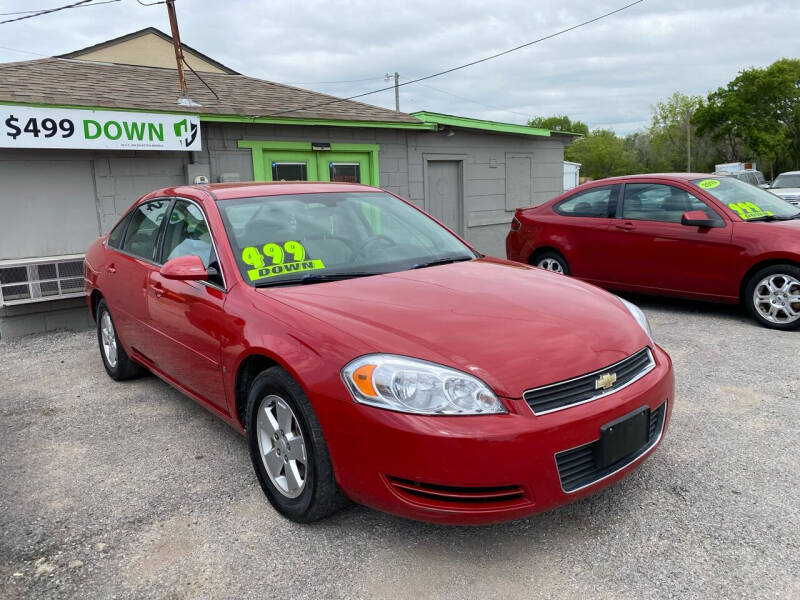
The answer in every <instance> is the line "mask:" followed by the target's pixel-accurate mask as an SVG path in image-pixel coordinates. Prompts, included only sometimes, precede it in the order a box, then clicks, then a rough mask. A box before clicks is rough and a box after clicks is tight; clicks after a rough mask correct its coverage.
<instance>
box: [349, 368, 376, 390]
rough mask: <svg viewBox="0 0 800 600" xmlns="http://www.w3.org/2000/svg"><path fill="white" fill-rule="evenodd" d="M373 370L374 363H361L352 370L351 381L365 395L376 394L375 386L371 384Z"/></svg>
mask: <svg viewBox="0 0 800 600" xmlns="http://www.w3.org/2000/svg"><path fill="white" fill-rule="evenodd" d="M373 371H375V365H363V366H361V367H359V368H358V369H356V370H355V371H354V372H353V383H355V384H356V387H357V388H358V390H359V391H360V392H361V393H362V394H364V395H365V396H372V397H375V396H377V395H378V392H377V391H375V386H373V385H372V373H373Z"/></svg>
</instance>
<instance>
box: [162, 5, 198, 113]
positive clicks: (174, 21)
mask: <svg viewBox="0 0 800 600" xmlns="http://www.w3.org/2000/svg"><path fill="white" fill-rule="evenodd" d="M166 5H167V14H168V15H169V26H170V29H171V30H172V45H173V46H174V48H175V62H176V63H177V65H178V80H179V81H180V85H181V95H180V97H179V98H178V104H180V105H181V106H200V104H199V103H197V102H195V101H194V100H192V99H191V98H190V97H189V92H188V91H187V90H186V76H185V75H184V73H183V63H184V59H183V45H182V44H181V34H180V32H179V31H178V17H177V15H176V14H175V0H166Z"/></svg>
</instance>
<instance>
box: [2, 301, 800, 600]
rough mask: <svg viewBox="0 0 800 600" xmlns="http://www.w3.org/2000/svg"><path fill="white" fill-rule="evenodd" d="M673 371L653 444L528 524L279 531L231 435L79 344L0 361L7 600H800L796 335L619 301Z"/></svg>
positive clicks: (728, 316) (74, 340) (666, 305)
mask: <svg viewBox="0 0 800 600" xmlns="http://www.w3.org/2000/svg"><path fill="white" fill-rule="evenodd" d="M633 300H634V301H637V302H639V303H640V305H641V306H642V307H643V308H644V309H645V311H646V312H647V313H648V316H649V317H650V319H651V323H652V325H653V329H654V332H655V336H656V339H657V340H658V341H659V342H660V343H661V344H662V345H663V346H664V347H665V348H666V349H667V351H669V352H670V353H671V354H672V357H673V359H674V361H675V369H676V379H677V383H678V398H677V402H676V405H675V408H674V412H673V419H672V425H671V429H670V431H669V432H668V435H667V436H666V438H665V441H664V443H663V445H662V446H661V447H660V448H659V449H658V450H657V451H656V452H655V454H654V455H653V456H652V457H651V458H650V459H649V460H647V461H646V462H645V463H644V465H643V466H642V468H640V469H639V470H637V471H636V472H635V473H634V474H632V475H631V476H629V477H628V478H627V479H625V480H624V481H623V482H622V483H621V484H619V485H617V486H616V487H613V488H611V489H609V490H606V491H604V492H601V493H599V494H597V495H595V496H592V497H590V498H588V499H585V500H583V501H581V502H578V503H576V504H573V505H570V506H567V507H564V508H561V509H559V510H556V511H553V512H550V513H546V514H542V515H538V516H536V517H533V518H530V519H527V520H523V521H517V522H514V523H507V524H503V525H496V526H491V527H482V528H466V527H464V528H460V527H459V528H456V527H442V526H433V525H427V524H422V523H415V522H410V521H405V520H402V519H399V518H395V517H392V516H388V515H385V514H382V513H378V512H375V511H372V510H369V509H367V508H363V507H359V506H354V507H352V508H349V509H347V510H345V511H343V512H342V513H340V514H338V515H336V516H334V517H333V518H330V519H328V520H326V521H323V522H320V523H317V524H314V525H312V526H302V525H296V524H294V523H291V522H289V521H286V520H284V519H282V518H281V517H279V516H278V515H277V514H276V513H275V512H274V511H273V510H272V509H271V508H270V506H269V505H268V504H267V502H266V500H265V498H264V497H263V495H262V492H261V489H260V488H259V487H258V483H257V482H256V478H255V476H254V474H253V472H252V470H251V466H250V461H249V458H248V454H247V449H246V447H245V441H244V439H243V438H242V437H240V436H239V435H238V434H237V433H236V432H234V431H233V430H232V429H230V428H228V427H227V426H226V425H224V424H223V423H221V422H219V421H217V420H216V419H215V418H214V417H212V416H211V415H210V414H209V413H207V412H206V411H205V410H204V409H202V408H200V407H199V406H197V405H196V404H194V403H193V402H192V401H191V400H189V399H187V398H185V397H184V396H182V395H181V394H179V393H178V392H176V391H174V390H172V389H171V388H170V387H168V386H167V385H166V384H164V383H162V382H161V381H160V380H158V379H156V378H154V377H146V378H144V379H140V380H137V381H133V382H128V383H124V384H118V383H114V382H113V381H111V379H109V378H108V377H107V376H106V374H105V372H104V371H103V368H102V365H101V363H100V358H99V356H98V351H97V347H96V341H95V338H94V335H93V333H90V332H83V333H59V334H50V335H43V336H33V337H29V338H25V339H22V340H18V341H15V342H4V343H2V344H1V345H0V357H2V359H1V360H0V382H2V384H1V385H0V414H1V415H2V423H1V424H0V455H1V456H2V460H0V527H1V528H2V529H1V530H2V539H0V597H2V598H56V597H74V598H106V597H115V598H136V599H139V598H264V597H278V596H283V597H287V598H292V599H295V598H326V599H334V598H408V597H415V598H476V597H481V598H504V599H510V598H531V597H544V598H554V599H559V598H565V599H573V598H582V599H584V600H585V599H589V598H609V597H613V596H616V597H622V598H659V599H660V598H712V597H713V598H757V597H758V598H798V597H800V492H798V487H797V480H798V478H799V477H800V466H798V462H797V458H796V456H797V449H798V441H800V433H798V425H799V424H800V419H798V417H799V416H800V402H798V393H799V392H800V369H798V366H797V360H798V357H800V332H796V333H783V332H775V331H769V330H766V329H763V328H760V327H758V326H757V325H755V324H754V323H753V322H751V321H750V320H749V319H748V318H746V317H745V316H744V315H743V314H741V313H740V312H739V311H738V310H737V309H734V308H726V307H719V306H710V305H702V304H696V303H688V302H677V301H669V300H657V299H644V298H633Z"/></svg>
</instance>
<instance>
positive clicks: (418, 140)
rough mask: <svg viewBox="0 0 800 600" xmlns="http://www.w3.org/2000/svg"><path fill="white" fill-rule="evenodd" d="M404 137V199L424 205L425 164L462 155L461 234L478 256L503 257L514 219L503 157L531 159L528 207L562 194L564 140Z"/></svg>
mask: <svg viewBox="0 0 800 600" xmlns="http://www.w3.org/2000/svg"><path fill="white" fill-rule="evenodd" d="M453 132H454V135H452V136H447V135H445V134H443V133H439V132H413V133H412V132H409V133H408V139H409V142H408V156H409V159H408V170H409V171H408V173H409V199H410V200H411V201H413V202H414V203H416V204H417V205H419V206H420V207H422V208H427V207H426V204H425V194H426V191H425V182H424V163H425V161H426V160H430V159H435V157H436V156H437V155H442V156H455V155H462V156H463V163H464V212H465V213H466V214H465V215H464V223H465V231H464V235H465V238H466V240H467V241H468V242H469V243H470V244H472V245H473V246H475V247H476V248H477V249H478V250H480V251H481V252H484V253H485V254H489V255H492V256H499V257H501V258H505V236H506V234H507V233H508V226H509V223H510V222H511V218H512V217H513V216H514V213H513V210H508V208H507V205H506V191H507V190H506V157H507V155H508V154H514V153H519V154H528V155H532V156H533V196H532V200H533V202H532V204H534V205H539V204H542V203H544V202H547V201H548V200H550V199H552V198H553V197H555V196H557V195H558V194H560V193H561V192H562V190H563V160H564V144H565V141H564V140H562V139H560V138H555V137H553V138H533V137H525V136H515V135H498V134H492V133H484V132H472V131H468V130H463V129H454V130H453Z"/></svg>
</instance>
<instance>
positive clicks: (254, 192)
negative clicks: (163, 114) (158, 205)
mask: <svg viewBox="0 0 800 600" xmlns="http://www.w3.org/2000/svg"><path fill="white" fill-rule="evenodd" d="M380 191H381V190H380V189H379V188H376V187H372V186H368V185H361V184H358V183H339V182H333V181H329V182H309V181H275V182H272V181H248V182H236V183H211V184H204V185H183V186H176V187H170V188H164V189H160V190H156V191H154V192H151V193H150V194H148V195H147V196H146V197H145V198H143V200H144V199H149V198H154V197H158V196H190V197H197V196H200V195H209V196H211V197H212V198H214V199H215V200H232V199H236V198H253V197H258V196H279V195H285V194H323V193H326V192H380ZM202 192H205V194H202Z"/></svg>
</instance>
